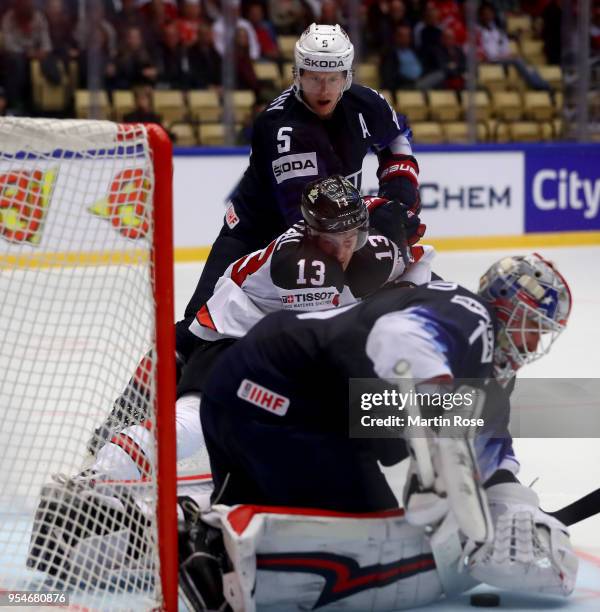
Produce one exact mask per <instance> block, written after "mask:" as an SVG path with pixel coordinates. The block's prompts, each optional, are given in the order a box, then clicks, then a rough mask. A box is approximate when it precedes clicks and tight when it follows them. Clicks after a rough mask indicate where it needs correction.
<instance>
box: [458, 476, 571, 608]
mask: <svg viewBox="0 0 600 612" xmlns="http://www.w3.org/2000/svg"><path fill="white" fill-rule="evenodd" d="M487 496H488V501H489V506H490V511H491V514H492V520H493V522H494V526H495V529H494V532H495V535H494V539H493V541H492V542H490V543H488V544H485V545H484V546H482V547H478V546H476V545H474V543H473V542H467V545H466V547H465V551H464V556H463V563H464V565H465V567H466V568H467V569H468V571H469V573H470V574H471V576H473V577H474V578H476V579H477V580H480V581H481V582H485V583H487V584H490V585H492V586H496V587H500V588H506V589H509V590H511V591H515V590H517V591H529V592H533V593H544V594H552V595H564V596H566V595H569V594H570V593H571V592H572V591H573V589H574V587H575V579H576V576H577V567H578V561H577V557H576V556H575V553H574V551H573V547H572V546H571V542H570V540H569V532H568V530H567V528H566V527H565V525H563V524H562V523H561V522H560V521H559V520H557V519H555V518H554V517H552V516H550V515H548V514H546V513H545V512H543V511H542V510H540V508H539V499H538V496H537V495H536V494H535V492H534V491H532V490H531V489H529V488H527V487H524V486H523V485H521V484H519V483H503V484H498V485H494V486H492V487H490V488H489V489H488V490H487Z"/></svg>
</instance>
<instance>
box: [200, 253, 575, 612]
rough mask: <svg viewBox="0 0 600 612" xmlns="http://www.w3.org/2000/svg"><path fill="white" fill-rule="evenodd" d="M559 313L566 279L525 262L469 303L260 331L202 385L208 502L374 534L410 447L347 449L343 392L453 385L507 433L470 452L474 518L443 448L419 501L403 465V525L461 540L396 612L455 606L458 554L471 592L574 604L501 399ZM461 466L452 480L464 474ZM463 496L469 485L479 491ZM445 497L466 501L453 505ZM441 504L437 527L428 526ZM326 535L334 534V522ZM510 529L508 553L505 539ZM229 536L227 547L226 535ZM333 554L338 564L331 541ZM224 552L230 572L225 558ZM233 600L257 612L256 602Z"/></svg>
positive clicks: (556, 529) (557, 529)
mask: <svg viewBox="0 0 600 612" xmlns="http://www.w3.org/2000/svg"><path fill="white" fill-rule="evenodd" d="M570 307H571V296H570V293H569V289H568V286H567V284H566V282H565V281H564V279H563V278H562V277H561V275H560V274H559V273H558V272H557V271H556V269H555V268H554V267H553V266H552V265H551V264H550V263H549V262H547V261H545V260H544V259H543V258H541V257H540V256H539V255H537V254H534V255H530V256H525V257H508V258H505V259H503V260H501V261H499V262H498V263H496V264H495V265H494V266H492V267H491V268H490V269H489V270H488V272H486V274H485V275H484V276H483V277H482V279H481V283H480V289H479V292H478V294H473V293H471V292H470V291H467V290H466V289H463V288H462V287H460V286H457V285H456V284H453V283H448V282H440V281H437V282H436V281H434V282H432V283H430V284H428V285H426V286H422V287H417V288H413V289H390V290H387V291H382V292H379V293H378V294H376V295H375V296H373V297H371V298H369V299H368V300H366V301H365V302H363V303H361V304H358V305H355V306H350V307H347V308H345V309H343V311H341V312H340V311H328V312H321V313H305V314H298V315H296V314H294V313H290V312H280V313H275V314H272V315H269V316H267V317H266V318H265V319H263V321H262V322H261V323H259V324H258V325H256V326H255V327H254V328H253V329H252V330H251V331H250V333H249V334H248V335H247V336H246V337H245V338H244V339H242V340H240V341H239V342H238V343H237V344H236V345H235V346H233V347H231V348H230V349H228V350H227V351H226V352H224V353H223V354H222V356H221V357H220V359H219V361H218V363H217V364H216V366H215V368H214V370H213V372H212V374H211V376H210V378H209V380H208V382H207V384H206V385H205V386H204V395H203V401H202V407H201V420H202V425H203V430H204V435H205V437H206V443H207V447H208V451H209V455H210V459H211V467H212V472H213V478H214V483H215V496H216V497H217V498H218V501H219V503H221V504H228V505H237V504H251V505H252V508H256V505H257V504H258V505H259V506H260V507H261V508H262V507H263V506H269V507H271V506H275V507H277V509H276V510H272V509H271V510H269V509H268V508H267V509H263V510H264V512H267V513H268V512H278V513H280V514H283V515H286V510H285V508H290V509H293V508H297V507H311V508H319V509H323V510H324V512H325V516H329V517H331V516H335V514H334V515H332V514H331V512H334V513H335V512H342V513H344V512H350V513H365V512H367V513H369V512H378V513H379V514H378V515H377V516H380V518H381V519H382V520H384V517H386V516H388V515H386V514H385V512H386V511H388V510H389V509H390V508H394V507H396V506H397V503H396V497H395V495H394V494H393V491H392V490H391V489H390V486H389V485H388V483H387V481H386V479H385V477H384V476H383V475H382V473H381V471H380V469H379V465H378V462H380V463H382V464H384V465H390V464H392V463H396V462H398V461H400V460H401V459H403V458H406V457H408V452H407V447H406V444H405V441H404V440H402V439H385V440H382V439H377V440H372V439H366V440H365V439H353V438H349V437H348V433H347V432H348V407H347V398H348V381H349V379H350V378H371V379H377V378H379V379H382V380H387V379H391V378H394V377H395V376H397V375H398V371H397V367H398V364H400V363H408V364H409V365H410V370H411V372H412V376H413V377H414V379H415V380H421V381H427V380H429V381H432V380H435V381H440V380H442V381H445V384H447V385H450V386H451V385H452V382H453V381H456V380H457V379H465V378H468V379H478V380H479V381H481V388H482V389H483V391H484V392H485V394H486V401H490V400H491V399H493V400H494V402H495V410H496V412H497V411H498V405H500V406H504V410H505V411H506V414H505V415H504V416H505V420H504V423H500V424H498V423H496V424H495V427H494V429H493V431H492V436H493V437H492V438H490V437H489V436H486V435H485V430H484V432H483V435H482V436H480V438H481V439H482V442H479V443H476V448H477V462H478V464H479V470H480V472H481V479H482V482H483V483H485V493H481V499H480V500H478V502H477V503H479V504H480V506H477V505H473V503H474V500H473V496H472V495H470V494H468V493H467V491H468V490H469V488H468V487H463V486H462V485H463V484H464V483H461V482H458V483H457V482H454V483H453V482H452V480H453V478H455V476H452V474H450V475H448V474H447V473H446V474H442V473H440V472H439V468H440V459H439V457H438V458H437V460H436V456H437V455H436V453H442V450H441V448H442V446H443V445H442V444H439V446H436V444H435V443H432V445H431V448H430V450H431V453H432V456H433V461H432V465H434V466H436V474H435V479H434V482H435V484H434V485H433V484H432V485H431V486H430V488H428V489H426V488H425V487H424V486H423V483H422V482H421V476H420V475H421V474H422V472H421V471H420V469H421V467H422V466H421V465H419V458H418V457H417V459H416V460H415V458H414V457H413V459H412V460H411V462H412V463H411V470H410V471H409V479H408V481H407V484H406V486H405V489H404V504H405V507H406V509H407V513H406V517H405V518H406V519H407V520H408V522H409V523H411V524H413V525H420V526H423V525H429V527H430V529H431V528H433V529H434V530H435V529H436V528H439V529H442V528H441V526H440V523H441V524H442V525H445V524H446V519H447V518H448V517H453V518H454V519H455V521H457V522H458V525H459V527H460V529H459V528H457V527H456V523H455V524H454V527H453V533H454V534H455V535H456V534H459V533H460V534H461V539H460V541H459V538H458V535H456V538H457V539H456V542H455V545H456V546H458V548H457V550H458V552H457V553H456V554H457V555H458V556H457V557H456V558H455V559H454V561H453V563H454V565H452V568H450V570H448V571H445V570H446V569H448V568H443V567H441V563H442V561H441V557H440V559H438V558H437V557H436V562H437V563H438V565H439V567H438V570H437V571H434V569H433V567H432V566H428V567H426V564H425V565H422V566H420V567H422V569H423V574H424V575H423V576H422V577H421V583H420V587H419V588H416V587H414V588H413V587H410V589H409V587H408V586H407V587H406V589H409V590H410V593H411V595H410V596H408V595H407V593H408V592H409V591H408V590H404V591H403V593H404V594H405V596H406V599H405V600H404V601H403V602H402V606H401V607H411V606H415V605H422V604H424V603H427V602H428V601H434V600H435V599H436V598H437V597H439V596H440V594H441V593H442V592H446V593H451V592H452V589H455V588H456V587H457V584H458V582H460V579H459V578H457V576H456V575H455V574H456V572H455V570H456V566H457V563H458V558H459V557H460V556H461V555H462V561H461V562H462V564H463V566H464V567H465V568H467V570H468V573H469V574H470V576H471V577H472V578H474V579H476V580H479V581H485V582H487V583H488V584H492V585H497V586H501V587H506V588H511V589H524V590H528V591H531V592H543V593H557V594H563V595H566V594H569V593H570V592H571V591H572V589H573V587H574V580H575V576H576V571H577V561H576V558H575V555H574V553H573V551H572V548H571V545H570V542H569V539H568V532H567V529H566V527H565V526H564V525H562V523H560V522H559V521H557V520H556V519H555V518H554V517H552V516H550V515H548V514H546V513H544V512H543V511H541V510H540V509H539V500H538V499H537V496H536V495H535V493H533V491H531V490H530V489H528V488H526V487H524V486H522V485H521V484H520V483H519V482H518V480H517V478H516V475H515V474H516V472H517V471H518V462H517V460H516V458H515V456H514V453H513V450H512V444H511V443H510V436H509V435H508V432H507V431H506V429H505V428H506V424H507V419H508V414H507V412H508V410H509V404H508V394H507V393H506V389H507V386H508V385H510V382H511V380H512V379H513V378H514V375H515V373H516V371H517V370H518V369H519V368H520V367H522V366H523V365H525V364H526V363H529V362H531V361H533V360H534V359H537V358H538V357H540V356H541V355H542V354H544V353H545V352H547V350H548V349H549V348H550V346H551V344H552V343H553V342H554V340H555V339H556V338H557V336H558V335H559V334H560V333H561V332H562V331H563V329H564V328H565V326H566V322H567V319H568V316H569V312H570ZM498 437H502V438H503V439H500V440H498ZM458 459H459V460H458V461H457V463H456V466H457V471H459V466H460V465H461V463H464V460H465V459H464V457H462V458H460V457H458ZM442 471H443V470H442ZM415 475H416V481H415V482H413V481H414V480H415V478H414V476H415ZM474 482H475V481H474ZM474 482H473V483H468V484H470V485H474V486H479V485H476V484H474ZM482 490H483V489H482ZM451 491H453V492H454V493H456V491H463V497H464V503H463V502H461V498H460V496H459V497H457V496H456V495H450V492H451ZM436 499H437V501H438V502H440V503H439V504H438V506H439V508H442V512H441V513H439V514H437V515H434V514H431V510H432V507H433V506H435V503H432V502H435V501H436ZM243 507H244V506H243ZM255 511H256V510H255ZM327 511H328V512H329V514H327ZM258 512H260V510H258ZM295 512H296V511H295V510H289V511H287V514H290V515H294V514H295ZM382 512H383V513H384V514H381V513H382ZM286 516H287V515H286ZM461 518H462V521H461ZM479 519H481V521H483V523H484V527H485V528H486V531H485V533H484V535H483V536H482V537H481V538H477V537H475V536H470V532H472V531H473V530H472V529H471V525H470V523H477V521H478V520H479ZM280 520H281V521H285V520H290V519H289V517H287V518H285V519H284V518H281V519H280ZM296 520H297V519H296ZM323 520H326V519H325V518H324V519H323ZM228 521H229V519H223V521H222V523H223V525H224V530H225V532H227V529H228V525H229V526H231V525H230V523H229V522H228ZM331 523H332V525H331V529H332V531H331V533H332V534H333V533H334V532H335V528H334V524H335V520H334V519H332V518H331ZM278 524H279V529H278V532H277V533H279V534H281V533H284V531H285V530H284V527H283V523H278ZM290 525H291V527H290V529H291V530H292V532H294V533H297V534H298V542H297V544H296V545H297V546H299V547H302V546H304V545H303V544H302V541H303V540H302V538H301V537H300V534H299V532H297V531H294V530H295V529H297V525H296V524H295V523H293V522H292V523H290ZM234 526H235V525H234ZM313 528H314V526H313V527H310V526H309V527H307V529H313ZM515 530H517V531H518V533H519V538H517V539H515V538H514V537H513V536H512V535H511V534H513V533H515ZM342 531H343V529H342ZM238 533H241V532H240V531H239V529H238ZM344 533H347V532H344ZM444 533H445V535H444V538H445V539H444V542H445V544H444V545H443V546H441V549H443V550H445V551H446V553H447V552H448V550H449V549H448V548H447V546H446V545H447V544H448V542H449V541H450V540H449V539H448V538H449V537H450V536H449V535H448V531H447V529H445V530H444ZM313 536H314V533H312V534H308V533H307V534H305V537H313ZM232 537H233V540H234V541H235V540H236V537H237V536H232ZM255 537H256V538H257V540H260V536H259V535H255ZM265 537H266V536H265ZM321 537H322V538H324V541H326V540H327V537H326V536H324V535H322V536H321ZM348 537H349V536H348ZM406 537H409V536H408V534H407V535H406ZM473 538H475V539H473ZM511 538H512V539H511ZM384 539H385V538H384ZM431 541H432V548H433V549H434V550H433V555H434V557H435V556H436V554H437V553H439V552H440V551H439V550H438V551H437V553H436V550H435V547H436V546H437V545H438V544H439V543H440V542H439V539H438V541H437V544H435V546H434V544H433V542H434V541H435V540H434V538H432V539H431ZM511 542H512V543H511ZM330 544H331V547H332V548H333V549H336V541H335V538H333V540H332V542H330ZM230 545H231V546H235V544H234V543H230ZM273 545H275V546H278V544H277V543H276V542H274V543H273ZM244 546H247V542H246V544H245V545H244ZM256 546H259V544H256ZM242 549H243V547H242V548H241V549H240V554H241V555H242V556H243V553H242V552H241V551H242ZM324 549H325V548H323V549H321V550H324ZM228 550H229V553H230V557H231V550H232V549H231V548H229V549H228ZM277 550H281V549H279V548H278V549H277ZM419 550H421V549H419ZM298 554H299V553H298ZM300 556H301V555H300ZM233 558H235V555H234V556H233ZM295 558H296V559H297V558H298V556H296V557H295ZM240 559H241V557H240V558H238V559H237V561H238V562H241V561H240ZM446 560H447V558H446ZM298 565H301V564H299V563H296V565H295V566H289V563H288V565H287V566H286V567H282V568H281V570H280V571H283V572H290V571H291V572H294V571H295V570H294V569H293V567H296V568H297V567H298ZM242 567H243V563H242V564H241V565H238V566H237V570H240V568H242ZM259 569H260V563H259ZM443 570H444V571H443ZM275 571H276V568H275ZM302 571H310V570H307V569H304V570H302ZM313 571H316V570H313ZM317 573H318V572H317ZM285 576H286V578H281V580H283V582H282V583H281V584H287V583H286V580H288V578H287V577H288V576H289V574H287V573H286V574H285ZM410 576H412V574H411V575H410ZM408 577H409V576H407V578H408ZM399 579H400V577H396V578H395V580H399ZM259 584H260V580H259ZM371 586H372V587H373V585H371ZM377 586H381V588H382V589H383V586H382V585H377ZM399 588H400V587H399ZM401 590H402V589H401ZM242 591H243V589H242ZM419 591H420V592H419ZM259 592H260V589H259ZM301 592H302V594H300V593H301ZM355 594H356V591H354V592H349V593H348V597H349V599H348V602H347V605H348V609H357V608H356V606H357V605H358V604H356V603H353V601H352V599H351V597H352V596H354V595H355ZM266 595H267V596H268V597H267V599H268V598H269V597H270V598H271V599H270V600H269V601H272V598H276V597H278V596H281V598H282V599H281V601H289V600H286V599H285V589H283V588H282V591H281V593H279V594H278V593H272V592H271V593H267V594H266ZM244 596H245V597H247V598H250V599H252V598H253V597H254V590H252V592H251V591H250V590H247V591H246V592H245V595H244ZM262 596H265V593H264V591H263V592H262V594H261V597H262ZM295 597H296V599H295V600H294V603H295V604H298V602H300V601H301V602H303V603H304V604H306V605H307V606H308V607H311V606H312V605H313V604H314V597H316V595H315V594H314V593H311V592H303V591H302V590H301V589H299V590H297V591H295ZM373 597H376V596H375V595H373ZM298 598H300V599H298ZM373 601H375V600H373ZM396 603H397V602H396ZM360 605H365V604H364V602H363V603H362V604H360ZM360 605H359V607H360ZM399 607H400V606H399ZM373 609H387V608H382V607H377V606H376V607H374V608H373Z"/></svg>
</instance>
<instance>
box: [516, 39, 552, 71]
mask: <svg viewBox="0 0 600 612" xmlns="http://www.w3.org/2000/svg"><path fill="white" fill-rule="evenodd" d="M520 46H521V55H522V56H523V58H524V59H525V61H526V62H528V63H529V64H533V65H534V66H542V65H544V64H546V63H547V62H546V55H545V53H544V41H542V40H535V39H524V40H522V41H521V43H520Z"/></svg>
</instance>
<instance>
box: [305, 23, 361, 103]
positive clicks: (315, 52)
mask: <svg viewBox="0 0 600 612" xmlns="http://www.w3.org/2000/svg"><path fill="white" fill-rule="evenodd" d="M294 59H295V65H294V88H295V89H296V91H300V70H312V71H315V72H341V71H345V72H346V84H345V85H344V91H346V90H347V89H349V88H350V85H352V62H353V61H354V45H353V44H352V43H351V42H350V38H348V34H346V32H345V31H344V30H343V28H342V27H341V26H339V25H338V24H336V25H318V24H316V23H311V24H310V26H309V27H308V28H306V30H304V32H303V33H302V34H301V36H300V38H299V39H298V40H297V42H296V47H295V49H294Z"/></svg>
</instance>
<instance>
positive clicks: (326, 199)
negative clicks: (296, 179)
mask: <svg viewBox="0 0 600 612" xmlns="http://www.w3.org/2000/svg"><path fill="white" fill-rule="evenodd" d="M300 211H301V212H302V216H303V217H304V220H305V221H306V226H307V230H308V233H309V234H310V235H315V234H341V233H343V232H349V231H351V230H355V229H357V230H358V241H357V245H356V248H355V250H358V249H360V248H362V247H363V246H364V245H365V243H366V242H367V237H368V233H369V210H368V209H367V205H366V203H365V201H364V200H363V199H362V197H361V195H360V193H359V191H358V189H356V187H354V185H353V184H352V183H351V182H350V181H348V180H347V179H345V178H344V177H343V176H339V175H333V176H330V177H327V178H324V179H318V180H316V181H312V182H311V183H308V185H306V187H305V188H304V191H303V193H302V201H301V203H300Z"/></svg>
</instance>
